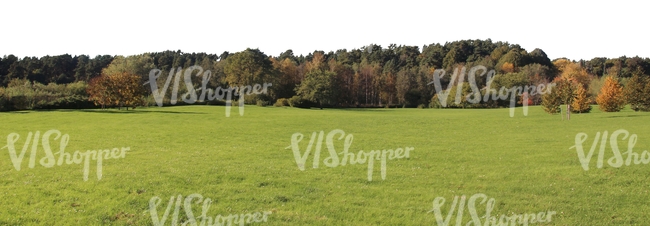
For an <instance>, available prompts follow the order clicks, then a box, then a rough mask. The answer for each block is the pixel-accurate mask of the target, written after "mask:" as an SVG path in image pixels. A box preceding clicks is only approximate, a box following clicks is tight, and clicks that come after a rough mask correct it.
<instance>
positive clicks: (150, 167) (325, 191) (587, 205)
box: [0, 106, 650, 225]
mask: <svg viewBox="0 0 650 226" xmlns="http://www.w3.org/2000/svg"><path fill="white" fill-rule="evenodd" d="M593 107H594V108H595V109H594V110H593V111H592V113H588V114H572V116H571V120H570V121H566V120H564V121H562V120H561V118H560V115H553V116H552V115H548V114H546V113H545V112H544V111H543V110H542V109H541V108H540V107H538V106H534V107H530V110H529V114H528V116H523V114H522V109H521V108H517V109H516V112H515V117H513V118H511V117H509V115H508V109H472V110H463V109H325V110H316V109H313V110H309V109H295V108H276V107H265V108H263V107H257V106H246V109H245V114H244V116H240V115H239V114H238V112H237V108H233V109H232V113H231V115H230V117H225V115H224V107H223V106H182V107H164V108H157V107H152V108H138V109H136V110H133V111H117V110H106V111H103V110H57V111H23V112H9V113H0V123H1V124H0V125H1V126H0V136H2V139H0V146H5V145H7V142H8V141H7V139H5V138H7V136H8V135H9V134H11V133H17V134H19V135H20V138H19V140H18V141H16V142H15V149H16V151H17V152H20V151H21V149H22V148H23V144H24V142H25V139H26V137H27V134H28V133H29V132H36V131H40V133H41V135H43V133H45V132H46V131H48V130H51V129H56V130H59V131H61V133H63V134H69V143H68V145H67V148H66V152H68V153H73V152H74V151H76V150H80V151H83V152H85V151H86V150H98V149H112V148H121V147H129V148H130V150H129V151H127V152H126V155H125V156H124V158H117V159H105V160H104V161H103V166H102V172H103V173H102V177H101V179H100V180H98V177H97V175H96V171H97V166H96V161H95V160H90V163H89V164H90V166H89V170H90V173H89V175H88V180H87V181H84V179H83V178H84V170H83V168H84V166H83V163H82V164H62V165H54V166H53V167H50V168H47V167H44V166H43V165H42V164H40V161H41V159H42V158H44V157H46V155H45V152H44V151H43V148H42V146H40V144H39V146H37V152H36V159H35V166H34V167H33V168H30V167H29V166H28V165H29V161H30V153H31V150H32V149H31V146H29V147H28V148H27V149H26V150H27V151H26V153H25V155H24V159H23V161H22V163H21V165H20V166H21V169H20V171H17V170H16V169H15V167H14V164H13V163H12V160H11V159H12V158H11V157H10V154H9V151H8V150H9V148H8V147H6V146H5V147H4V148H3V149H0V206H1V207H2V208H1V210H0V225H70V224H74V225H152V217H151V215H150V211H149V201H150V199H151V198H152V197H154V196H157V197H160V198H161V199H162V201H161V202H160V205H159V206H158V207H157V213H158V215H160V216H162V214H163V212H164V211H165V208H167V203H168V201H169V200H170V197H172V196H177V195H182V197H183V199H185V197H186V196H188V195H190V194H201V195H202V196H203V197H204V198H210V199H212V205H211V206H210V209H209V211H208V216H213V217H214V216H216V215H219V214H220V215H229V214H233V215H234V214H245V213H254V212H264V211H271V212H272V214H270V215H268V221H267V222H264V223H252V224H251V225H257V224H260V225H262V224H265V225H437V224H436V217H435V215H434V213H433V212H432V211H431V210H432V203H433V201H434V199H435V198H436V197H444V198H445V199H446V200H447V201H446V202H445V204H444V206H443V207H442V208H441V209H442V214H443V216H444V217H446V216H447V212H448V211H449V209H450V207H451V202H452V200H453V197H454V196H456V195H458V196H460V195H466V196H467V198H468V199H469V197H470V196H472V195H474V194H477V193H482V194H485V195H487V196H488V197H489V198H494V199H495V200H496V203H495V206H494V209H493V210H492V215H503V214H507V215H511V214H513V213H516V214H524V213H538V212H547V211H555V212H557V213H556V214H555V215H554V216H553V218H552V221H551V222H545V223H535V224H533V225H650V218H649V217H648V213H649V212H650V193H649V190H650V180H649V179H650V165H646V164H638V165H636V164H631V165H629V166H627V165H623V166H621V167H620V168H615V167H611V166H610V165H609V164H607V160H608V159H609V158H610V157H611V156H613V154H612V150H611V148H610V142H609V138H608V139H607V145H606V148H605V155H604V159H605V164H604V166H603V167H602V168H597V166H596V161H597V159H598V155H599V154H598V151H599V148H596V151H595V153H594V156H593V158H592V159H591V162H590V163H589V170H588V171H585V170H584V169H583V168H582V167H581V164H580V161H579V158H578V155H577V153H576V149H575V148H573V149H569V148H570V147H572V146H574V145H575V137H576V135H577V134H578V133H582V132H584V133H586V134H587V135H588V138H587V140H586V141H585V142H584V149H585V152H587V151H589V149H590V147H591V144H592V141H593V140H594V137H595V135H596V133H597V132H601V133H602V132H603V131H608V132H609V133H610V134H611V133H612V132H614V131H615V130H618V129H625V130H627V131H629V132H630V134H637V135H638V140H637V143H636V145H635V146H634V151H635V152H636V153H638V154H640V155H641V153H642V152H643V150H650V126H648V122H650V114H648V113H639V112H633V111H631V110H629V109H625V110H624V111H622V112H618V113H603V112H601V111H599V110H598V109H597V106H593ZM335 129H340V130H343V131H344V132H345V135H348V134H353V135H354V140H353V143H352V145H351V147H350V151H351V152H352V151H353V152H354V153H357V152H358V151H359V150H364V151H370V150H384V149H396V148H406V147H413V148H414V150H412V151H411V152H410V156H409V158H402V159H393V160H387V162H386V166H385V169H386V178H385V180H382V179H381V173H380V168H381V167H380V162H379V161H376V162H375V163H374V171H373V175H372V181H368V179H367V168H368V164H367V163H366V164H355V165H350V164H348V165H345V166H343V165H339V166H337V167H327V166H326V165H325V163H324V162H323V160H324V159H325V158H326V157H328V156H329V154H328V151H327V150H328V149H327V148H326V144H325V142H323V144H322V152H321V153H320V154H321V157H320V161H319V164H320V166H319V167H318V168H316V169H314V168H313V167H312V166H313V159H314V156H313V151H312V154H310V156H309V157H308V158H307V161H306V164H305V170H304V171H301V170H300V169H299V167H298V164H297V163H296V160H295V159H294V155H293V152H292V150H291V148H289V149H287V147H289V146H290V145H291V137H292V135H293V134H294V133H302V134H304V138H303V140H302V142H300V143H299V146H300V153H304V150H305V149H306V147H307V145H308V143H309V139H310V136H311V134H312V132H320V131H324V134H325V136H327V134H328V133H329V132H330V131H332V130H335ZM622 137H623V136H620V137H619V139H618V146H619V148H620V149H621V152H624V151H626V150H627V147H628V146H627V144H628V142H627V140H623V139H622ZM336 138H338V135H337V136H336ZM343 143H344V139H343V140H335V142H334V144H335V147H336V150H337V151H338V152H340V151H342V150H343ZM314 145H316V144H314ZM50 146H51V147H52V150H53V151H52V152H56V151H58V150H59V141H58V140H54V139H53V138H51V139H50ZM55 157H56V158H57V159H58V155H55ZM623 157H625V158H626V157H627V156H626V155H624V156H623ZM476 208H477V210H478V211H479V213H478V215H479V216H483V215H484V212H485V209H486V208H485V204H478V202H477V207H476ZM172 209H173V208H172ZM192 209H193V212H194V215H195V216H198V215H200V214H201V204H195V203H192ZM172 211H173V210H172ZM180 211H181V212H180V215H179V222H182V221H186V220H187V219H188V217H187V216H186V213H185V209H183V208H182V207H181V210H180ZM171 218H172V214H169V217H168V219H167V222H166V225H169V224H170V221H171ZM197 219H198V218H197ZM455 220H456V215H454V216H453V217H452V220H451V221H450V225H455V222H456V221H455ZM470 220H471V218H470V214H469V213H468V212H467V210H465V213H464V215H463V218H462V225H466V224H467V222H469V221H470ZM199 221H200V220H199ZM482 222H483V221H482ZM247 225H248V224H247Z"/></svg>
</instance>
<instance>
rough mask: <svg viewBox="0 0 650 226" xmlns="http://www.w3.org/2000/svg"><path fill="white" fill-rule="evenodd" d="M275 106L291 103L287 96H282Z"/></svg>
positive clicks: (284, 105)
mask: <svg viewBox="0 0 650 226" xmlns="http://www.w3.org/2000/svg"><path fill="white" fill-rule="evenodd" d="M273 106H275V107H286V106H290V105H289V100H288V99H287V98H280V99H278V100H277V101H275V104H274V105H273Z"/></svg>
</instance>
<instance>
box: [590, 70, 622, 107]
mask: <svg viewBox="0 0 650 226" xmlns="http://www.w3.org/2000/svg"><path fill="white" fill-rule="evenodd" d="M596 103H598V107H599V108H600V109H601V110H603V111H605V112H616V111H620V110H621V109H623V107H625V97H624V96H623V87H621V85H620V84H619V83H618V81H617V80H616V79H615V78H614V77H611V76H609V77H607V78H606V79H605V84H603V88H601V89H600V93H599V94H598V97H597V98H596Z"/></svg>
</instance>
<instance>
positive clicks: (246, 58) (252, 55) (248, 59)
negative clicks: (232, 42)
mask: <svg viewBox="0 0 650 226" xmlns="http://www.w3.org/2000/svg"><path fill="white" fill-rule="evenodd" d="M225 61H226V64H225V66H224V72H225V75H226V78H225V81H226V82H227V83H228V84H229V85H231V86H245V85H252V84H263V83H269V82H270V83H273V80H274V78H275V75H276V72H275V70H274V69H273V63H272V62H271V60H270V59H269V57H268V56H267V55H266V54H264V53H263V52H261V51H260V50H259V49H250V48H249V49H246V50H244V51H242V52H238V53H235V54H233V55H232V56H228V58H226V60H225Z"/></svg>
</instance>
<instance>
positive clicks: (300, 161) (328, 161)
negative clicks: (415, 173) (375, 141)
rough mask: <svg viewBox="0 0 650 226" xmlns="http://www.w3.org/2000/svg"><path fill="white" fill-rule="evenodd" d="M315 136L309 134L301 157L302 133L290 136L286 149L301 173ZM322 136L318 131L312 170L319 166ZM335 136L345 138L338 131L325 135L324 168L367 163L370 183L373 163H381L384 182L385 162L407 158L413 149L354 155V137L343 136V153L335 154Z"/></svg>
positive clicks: (341, 131) (376, 151) (342, 132)
mask: <svg viewBox="0 0 650 226" xmlns="http://www.w3.org/2000/svg"><path fill="white" fill-rule="evenodd" d="M316 134H317V133H316V132H313V133H312V134H311V139H310V140H309V144H308V145H307V149H306V150H305V152H304V154H302V155H301V154H300V146H299V145H298V144H299V143H300V141H302V139H303V138H304V135H303V134H302V133H294V134H293V135H292V136H291V145H290V146H288V147H287V148H286V149H289V148H291V150H292V151H293V156H294V159H295V160H296V164H297V165H298V169H300V170H301V171H305V162H307V157H309V153H310V152H311V150H312V147H313V146H314V141H315V139H316ZM324 135H325V132H324V131H320V133H318V141H317V142H316V150H315V153H314V162H313V168H314V169H316V168H318V166H319V165H320V154H321V147H322V146H323V139H324ZM336 135H339V136H338V140H341V139H343V137H344V136H345V132H344V131H343V130H340V129H335V130H332V131H331V132H329V133H328V134H327V139H326V145H327V152H328V153H329V155H330V156H329V157H327V158H325V159H324V160H323V163H324V164H325V166H327V167H331V168H334V167H337V166H339V165H341V166H345V165H346V164H350V165H354V164H365V163H366V162H367V164H368V181H372V173H373V169H374V163H375V161H379V162H380V163H381V179H382V180H385V179H386V162H387V160H393V159H402V158H409V156H410V151H412V150H414V149H415V148H413V147H405V148H396V149H395V150H393V149H388V150H386V149H384V150H372V151H368V152H364V151H363V150H360V151H359V152H358V153H357V154H356V155H355V154H354V152H349V150H350V147H351V146H352V141H353V140H354V136H353V135H352V134H348V135H347V136H345V142H344V144H343V151H342V152H340V153H336V149H335V147H334V139H335V136H336ZM339 155H341V158H340V159H339Z"/></svg>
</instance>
